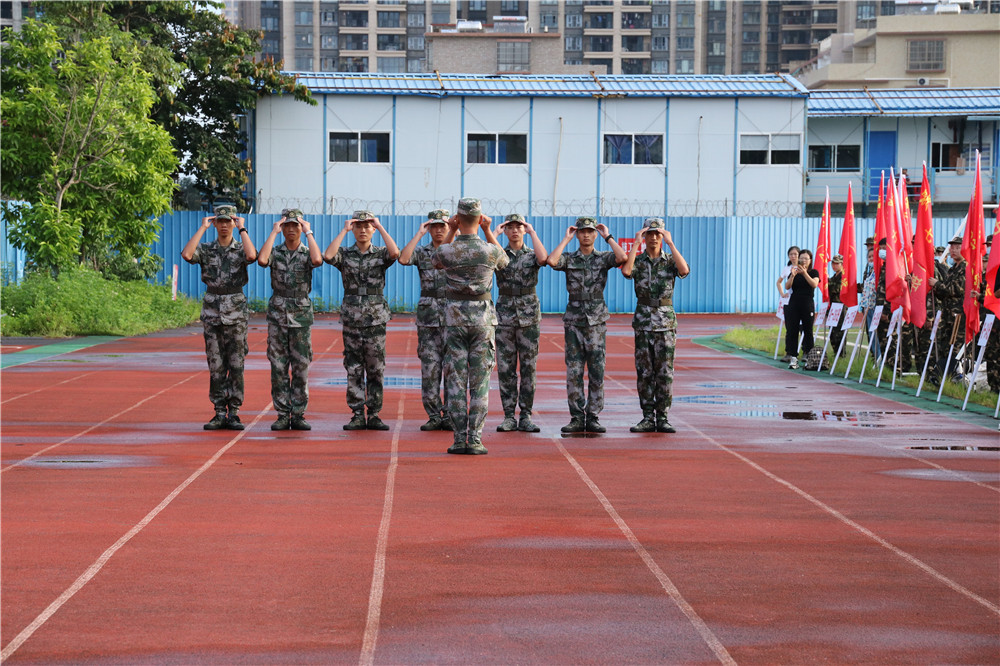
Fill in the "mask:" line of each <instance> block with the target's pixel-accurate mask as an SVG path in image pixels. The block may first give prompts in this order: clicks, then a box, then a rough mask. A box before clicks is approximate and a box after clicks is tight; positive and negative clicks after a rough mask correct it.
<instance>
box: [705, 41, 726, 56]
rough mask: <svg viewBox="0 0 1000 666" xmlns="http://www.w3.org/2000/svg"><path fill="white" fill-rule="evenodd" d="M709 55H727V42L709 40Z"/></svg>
mask: <svg viewBox="0 0 1000 666" xmlns="http://www.w3.org/2000/svg"><path fill="white" fill-rule="evenodd" d="M708 55H710V56H724V55H726V43H725V42H709V43H708Z"/></svg>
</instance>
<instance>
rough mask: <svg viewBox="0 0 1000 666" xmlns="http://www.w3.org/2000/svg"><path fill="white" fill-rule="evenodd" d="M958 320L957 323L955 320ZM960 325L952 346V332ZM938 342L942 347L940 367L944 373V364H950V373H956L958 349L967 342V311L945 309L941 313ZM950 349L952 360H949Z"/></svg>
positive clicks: (939, 360)
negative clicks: (955, 311) (957, 311)
mask: <svg viewBox="0 0 1000 666" xmlns="http://www.w3.org/2000/svg"><path fill="white" fill-rule="evenodd" d="M956 321H957V322H958V324H956V323H955V322H956ZM956 325H957V327H958V331H957V333H956V335H955V344H954V346H952V343H951V333H952V327H953V326H956ZM936 342H937V344H938V345H940V347H941V353H940V354H939V355H938V369H939V370H940V371H941V372H942V373H943V372H944V366H945V365H948V374H949V375H954V374H955V373H956V370H955V366H956V365H958V361H957V360H956V356H957V355H958V350H959V349H961V348H962V345H963V344H965V313H964V312H959V313H957V314H956V313H954V312H949V311H948V310H945V311H944V312H942V313H941V325H940V326H939V327H938V334H937V340H936ZM949 349H951V352H950V355H951V362H950V363H949V362H948V356H949V351H948V350H949Z"/></svg>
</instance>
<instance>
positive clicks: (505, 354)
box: [496, 324, 540, 417]
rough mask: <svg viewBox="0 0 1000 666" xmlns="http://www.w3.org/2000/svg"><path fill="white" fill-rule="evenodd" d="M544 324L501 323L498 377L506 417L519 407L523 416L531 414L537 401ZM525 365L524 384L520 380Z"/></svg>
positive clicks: (499, 329) (498, 330)
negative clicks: (538, 367)
mask: <svg viewBox="0 0 1000 666" xmlns="http://www.w3.org/2000/svg"><path fill="white" fill-rule="evenodd" d="M539 332H540V327H539V325H538V324H535V325H534V326H524V327H521V326H497V334H496V338H497V376H498V377H499V379H500V402H501V404H503V413H504V416H511V417H512V416H514V409H515V408H516V407H519V408H520V410H521V414H522V416H530V415H531V408H532V406H533V405H534V404H535V363H536V361H537V360H538V338H539ZM518 363H520V366H521V368H520V369H521V382H520V387H519V386H518V381H517V370H518Z"/></svg>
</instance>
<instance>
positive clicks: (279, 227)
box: [271, 215, 288, 232]
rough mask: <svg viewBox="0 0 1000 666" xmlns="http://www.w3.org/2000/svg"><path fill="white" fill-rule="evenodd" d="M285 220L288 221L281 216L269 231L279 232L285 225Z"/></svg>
mask: <svg viewBox="0 0 1000 666" xmlns="http://www.w3.org/2000/svg"><path fill="white" fill-rule="evenodd" d="M286 219H288V218H286V217H285V216H284V215H282V216H281V219H280V220H278V221H277V222H275V223H274V227H273V228H272V229H271V231H274V232H280V231H281V225H283V224H284V223H285V220H286Z"/></svg>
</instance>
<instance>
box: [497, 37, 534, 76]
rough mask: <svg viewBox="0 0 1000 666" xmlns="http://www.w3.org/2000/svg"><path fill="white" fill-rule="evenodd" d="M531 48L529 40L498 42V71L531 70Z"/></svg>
mask: <svg viewBox="0 0 1000 666" xmlns="http://www.w3.org/2000/svg"><path fill="white" fill-rule="evenodd" d="M530 48H531V44H529V43H528V42H497V71H498V72H528V71H531V50H530Z"/></svg>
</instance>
